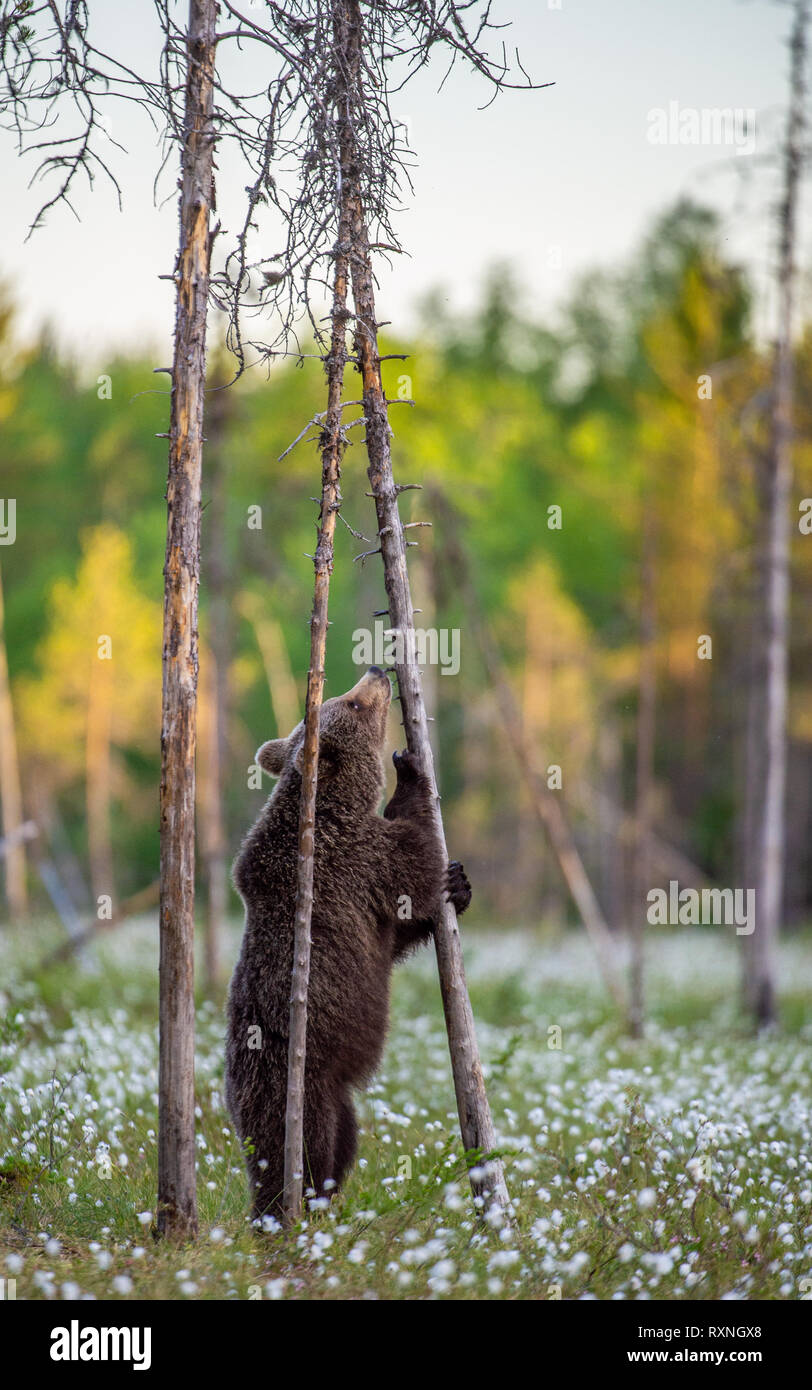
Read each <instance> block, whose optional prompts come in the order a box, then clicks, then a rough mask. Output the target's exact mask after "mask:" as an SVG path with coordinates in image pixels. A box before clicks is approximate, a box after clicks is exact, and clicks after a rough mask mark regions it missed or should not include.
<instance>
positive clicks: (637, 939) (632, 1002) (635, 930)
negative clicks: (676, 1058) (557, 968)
mask: <svg viewBox="0 0 812 1390" xmlns="http://www.w3.org/2000/svg"><path fill="white" fill-rule="evenodd" d="M640 584H641V594H640V674H639V681H638V698H637V756H636V780H635V844H634V867H633V871H632V884H633V888H634V891H633V894H632V903H631V911H630V914H629V927H630V947H631V954H630V961H629V1032H630V1033H631V1035H632V1037H633V1038H641V1037H642V1036H643V1029H644V1026H645V1022H644V1021H645V1000H644V991H645V981H644V971H645V930H646V901H647V894H648V890H649V888H650V886H651V884H650V873H651V871H650V863H651V860H650V855H649V842H650V839H651V790H652V782H653V777H654V718H655V702H656V697H657V667H656V651H655V645H654V641H655V624H656V608H655V604H656V596H655V587H654V521H653V516H652V504H651V502H650V501H649V499H647V498H646V499H644V501H643V525H642V556H641V568H640Z"/></svg>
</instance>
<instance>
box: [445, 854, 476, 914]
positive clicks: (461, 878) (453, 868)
mask: <svg viewBox="0 0 812 1390" xmlns="http://www.w3.org/2000/svg"><path fill="white" fill-rule="evenodd" d="M445 886H446V890H447V893H448V896H447V898H446V901H447V902H450V903H453V904H454V911H455V912H456V914H457V916H458V917H459V916H461V914H462V913H463V912H464V911H465V909H466V907H467V906H468V904H469V903H470V901H471V885H470V883H469V882H468V875H467V873H466V872H465V870H464V868H463V867H462V864H461V863H460V861H459V860H458V859H452V861H451V863H450V864H449V866H448V871H447V873H446V876H445Z"/></svg>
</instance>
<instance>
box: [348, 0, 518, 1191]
mask: <svg viewBox="0 0 812 1390" xmlns="http://www.w3.org/2000/svg"><path fill="white" fill-rule="evenodd" d="M362 32H363V30H362V20H361V10H360V4H359V0H342V3H340V4H339V5H338V6H337V8H336V48H337V51H338V53H339V55H341V57H342V61H343V65H344V66H345V68H346V71H347V72H348V74H349V83H350V87H351V90H352V92H353V93H354V94H355V95H356V100H357V102H358V105H359V107H361V108H362V107H363V89H362V80H363V79H362V75H361V74H362V71H363V65H362V47H363V38H362ZM351 114H352V113H350V116H351ZM356 114H357V112H356ZM350 132H351V135H352V140H353V145H354V144H355V139H356V137H355V133H354V129H353V127H352V121H351V119H350ZM359 163H360V160H359V156H358V151H357V150H354V153H353V157H352V160H351V161H350V171H349V172H350V183H351V189H352V192H351V212H352V225H351V233H350V247H351V250H350V267H351V273H352V288H353V303H354V308H355V353H356V359H357V364H358V366H359V368H360V370H361V377H362V381H363V402H364V420H365V426H366V446H367V455H368V459H369V467H368V470H367V476H368V478H369V482H370V487H371V489H372V496H373V498H374V500H375V512H376V516H377V520H378V536H379V538H380V550H381V555H382V558H383V566H384V580H385V584H386V594H387V598H388V600H389V608H388V613H389V625H390V628H393V629H396V630H397V631H398V632H399V633H401V634H402V637H403V642H402V646H403V648H404V650H403V651H402V652H401V653H400V655H401V656H403V657H405V660H402V661H396V662H395V671H396V674H397V681H398V691H399V694H398V697H397V698H398V699H399V700H400V704H401V712H402V714H403V724H404V728H405V732H406V744H407V747H408V748H409V750H410V752H412V753H414V754H415V756H416V757H417V758H418V760H419V763H420V766H421V770H422V772H423V774H424V775H425V776H426V777H427V778H428V779H429V782H430V783H431V786H432V789H433V793H434V795H433V800H432V805H433V818H434V824H435V828H436V831H437V834H438V836H439V837H440V839H441V841H442V843H443V846H445V831H444V828H443V818H442V814H441V811H440V798H439V795H438V793H437V783H436V779H435V775H434V759H433V757H432V751H431V742H430V739H429V729H428V722H427V719H426V708H425V704H424V701H423V692H422V689H421V683H420V668H419V666H418V664H417V661H416V659H415V653H414V650H413V643H412V642H410V634H413V633H414V611H413V608H412V598H411V591H410V588H409V573H408V568H407V565H406V547H407V545H408V544H414V542H407V540H406V536H405V531H404V527H403V523H402V522H401V519H400V514H399V510H398V494H399V492H402V491H403V487H402V486H401V485H398V484H396V483H395V481H394V478H393V476H392V459H391V454H390V445H389V441H390V433H391V432H390V428H389V418H388V411H387V404H386V397H385V396H384V391H383V383H382V380H381V359H380V353H379V350H378V323H377V319H376V312H375V292H374V287H373V276H372V267H371V261H370V250H369V237H368V231H367V226H366V220H365V212H364V207H363V203H362V198H361V189H360V181H359V177H358V166H359ZM412 524H414V523H412ZM446 853H447V850H446ZM434 943H435V948H436V951H437V964H438V968H439V973H440V989H441V992H442V998H443V1009H444V1011H445V1020H446V1028H447V1031H448V1044H449V1050H450V1053H451V1066H452V1071H453V1074H454V1088H455V1091H456V1097H457V1108H458V1111H459V1116H460V1127H461V1130H462V1140H463V1144H464V1146H465V1149H466V1152H469V1153H471V1152H473V1153H475V1155H476V1158H475V1159H474V1158H472V1161H471V1171H472V1174H473V1175H474V1176H472V1177H471V1186H472V1189H473V1192H474V1195H475V1197H482V1198H486V1197H490V1198H491V1199H493V1200H495V1201H496V1202H497V1203H498V1204H499V1205H500V1206H502V1207H503V1208H505V1209H507V1208H508V1207H509V1197H508V1191H507V1186H506V1183H505V1177H504V1172H503V1169H502V1164H501V1162H500V1161H499V1160H497V1159H494V1160H491V1161H489V1162H487V1163H484V1164H483V1162H482V1160H483V1157H485V1156H487V1155H489V1154H490V1153H492V1152H493V1151H494V1150H495V1148H496V1134H495V1131H494V1127H493V1120H492V1118H491V1112H490V1107H489V1105H488V1098H487V1095H486V1092H485V1082H484V1078H483V1075H482V1064H481V1062H480V1058H479V1048H478V1046H477V1040H476V1031H475V1028H474V1017H473V1013H472V1010H471V1001H470V999H469V997H468V989H467V986H466V983H465V970H464V968H463V960H462V947H461V945H460V934H459V927H458V925H457V915H456V913H455V911H454V908H453V906H452V904H451V903H448V902H446V903H444V904H443V907H442V910H441V913H440V915H439V917H438V920H437V923H436V926H435V932H434Z"/></svg>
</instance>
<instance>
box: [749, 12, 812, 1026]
mask: <svg viewBox="0 0 812 1390" xmlns="http://www.w3.org/2000/svg"><path fill="white" fill-rule="evenodd" d="M808 18H809V5H808V0H796V3H795V17H794V21H793V27H792V37H791V40H790V105H789V117H788V122H787V136H786V145H785V149H784V194H783V199H782V203H781V212H780V218H781V220H780V244H779V266H778V299H779V322H778V339H777V342H776V348H775V361H774V367H773V389H772V399H771V403H770V415H771V419H770V444H771V449H770V459H769V463H768V477H767V495H768V501H767V545H766V559H765V567H764V610H765V611H764V652H765V659H764V671H765V700H764V742H765V760H764V761H765V768H764V787H763V797H762V801H761V806H760V815H759V827H758V831H759V833H758V851H759V864H758V891H757V896H756V914H757V916H756V931H755V939H754V942H753V975H752V981H751V989H750V996H751V1003H752V1008H753V1011H754V1015H755V1019H756V1022H757V1023H758V1024H759V1026H764V1025H766V1024H769V1023H772V1022H773V1021H774V1019H775V1016H776V991H775V969H776V959H775V957H776V949H777V945H778V934H779V926H780V920H781V905H782V887H783V877H784V798H785V792H786V763H787V749H786V725H787V682H788V665H789V658H788V653H789V537H790V518H789V502H790V492H791V487H792V405H793V400H792V398H793V375H794V363H793V348H792V326H793V313H794V307H795V283H796V265H795V241H796V224H797V215H798V192H799V184H800V178H801V169H802V162H803V145H804V138H805V124H806V122H805V115H804V104H805V100H806V42H807V41H806V30H807V23H808Z"/></svg>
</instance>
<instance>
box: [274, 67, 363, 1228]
mask: <svg viewBox="0 0 812 1390" xmlns="http://www.w3.org/2000/svg"><path fill="white" fill-rule="evenodd" d="M344 81H345V79H344V75H343V74H340V75H339V77H338V92H337V100H336V109H337V113H338V121H339V125H340V129H341V134H340V142H341V187H340V195H339V198H340V202H339V217H338V228H337V235H336V248H335V267H334V280H333V307H332V314H331V318H332V329H331V335H330V351H329V353H328V355H327V357H326V359H325V367H326V370H327V412H326V415H325V420H324V428H323V431H322V437H321V449H322V453H321V505H320V508H319V520H318V525H317V532H318V535H317V540H316V553H315V555H314V556H313V569H314V572H315V579H314V591H313V613H312V616H311V619H310V668H309V670H308V673H307V698H306V702H305V740H304V753H303V761H302V798H301V803H300V808H299V862H298V877H297V883H296V916H295V920H294V928H293V971H292V975H291V991H290V1035H289V1038H288V1084H287V1100H286V1106H285V1176H284V1197H283V1219H284V1224H285V1226H286V1227H287V1228H290V1227H291V1226H293V1225H294V1224H295V1223H296V1222H297V1221H298V1220H299V1217H300V1216H301V1211H302V1185H303V1177H304V1158H303V1145H304V1094H305V1066H306V1059H307V993H308V984H309V980H310V921H311V917H312V913H313V860H314V852H315V836H316V790H317V786H318V762H319V719H320V711H321V703H322V693H323V690H324V658H325V651H326V647H327V627H328V621H327V610H328V602H329V597H330V575H331V574H332V571H333V545H334V538H335V528H336V517H337V515H338V512H339V508H340V507H341V489H340V486H339V483H340V478H341V459H342V456H343V453H344V446H345V436H344V431H343V428H342V419H341V412H342V399H341V398H342V394H343V389H344V369H345V366H346V362H347V280H348V258H347V256H348V248H349V238H350V210H349V202H348V196H347V194H348V189H349V186H350V182H349V169H348V160H349V157H350V154H351V144H350V134H349V130H350V127H349V117H348V112H347V102H346V88H345V86H344ZM342 98H343V99H342Z"/></svg>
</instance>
